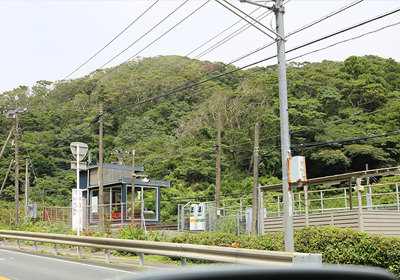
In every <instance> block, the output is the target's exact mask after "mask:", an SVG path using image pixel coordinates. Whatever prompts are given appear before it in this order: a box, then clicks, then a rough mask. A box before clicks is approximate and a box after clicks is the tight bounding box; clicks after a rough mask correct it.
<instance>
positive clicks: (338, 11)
mask: <svg viewBox="0 0 400 280" xmlns="http://www.w3.org/2000/svg"><path fill="white" fill-rule="evenodd" d="M362 1H363V0H357V1H354V2H352V3H350V4H349V5H346V6H344V7H342V8H340V9H339V10H336V11H334V12H332V13H330V14H328V15H326V16H323V17H322V18H320V19H317V20H315V21H313V22H311V23H309V24H306V25H304V26H303V27H301V28H298V29H296V30H294V31H292V32H290V33H288V34H286V36H285V38H288V37H290V36H292V35H294V34H296V33H299V32H300V31H303V30H305V29H307V28H310V27H312V26H314V25H316V24H317V23H320V22H322V21H324V20H326V19H328V18H330V17H332V16H334V15H336V14H338V13H341V12H343V11H345V10H347V9H348V8H351V7H353V6H355V5H357V4H359V3H361V2H362ZM288 2H289V1H288ZM286 3H287V2H286ZM286 3H285V4H286ZM285 4H284V5H285ZM274 43H275V41H271V42H270V43H268V44H266V45H263V46H261V47H259V48H257V49H255V50H253V51H251V52H249V53H247V54H245V55H243V56H241V57H239V58H236V59H234V60H232V61H231V62H229V64H233V63H235V62H238V61H239V60H242V59H243V58H246V57H248V56H250V55H252V54H255V53H257V52H259V51H261V50H263V49H265V48H267V47H269V46H271V45H273V44H274Z"/></svg>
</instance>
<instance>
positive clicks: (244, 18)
mask: <svg viewBox="0 0 400 280" xmlns="http://www.w3.org/2000/svg"><path fill="white" fill-rule="evenodd" d="M215 1H216V2H217V3H218V4H220V5H221V6H223V7H225V8H226V9H228V10H229V11H231V12H232V13H234V14H235V15H237V16H238V17H240V18H241V19H243V20H244V21H246V22H247V23H248V24H250V25H252V26H253V27H255V28H256V29H258V30H259V31H261V32H262V33H264V34H265V35H267V36H268V37H270V38H271V39H272V40H275V38H274V37H272V35H270V34H268V33H267V32H265V31H264V30H262V29H261V28H259V27H257V26H256V25H254V24H253V23H251V22H250V21H249V20H248V19H246V17H242V16H241V15H239V14H238V13H236V12H235V11H233V10H232V9H230V8H229V7H227V6H225V5H224V4H222V3H221V2H220V1H218V0H215ZM235 8H236V7H235ZM249 17H250V16H249ZM250 18H251V17H250ZM251 19H252V20H253V21H254V22H256V23H258V21H256V20H255V19H253V18H251ZM263 27H264V28H266V29H267V30H269V31H270V29H269V28H268V27H266V26H264V25H263Z"/></svg>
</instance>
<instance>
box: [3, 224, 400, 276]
mask: <svg viewBox="0 0 400 280" xmlns="http://www.w3.org/2000/svg"><path fill="white" fill-rule="evenodd" d="M0 229H4V230H21V231H31V232H43V233H59V234H72V235H76V232H74V231H71V230H68V229H64V230H63V229H62V228H61V227H60V226H59V225H58V224H53V225H50V226H48V225H47V223H26V224H20V225H19V226H18V227H17V226H12V227H9V226H7V225H5V224H4V223H2V222H0ZM81 235H82V236H88V237H102V238H119V239H128V240H146V241H158V242H172V243H185V244H197V245H208V246H221V247H235V248H244V249H256V250H270V251H285V238H284V233H283V232H282V231H279V232H275V233H267V234H263V235H260V236H252V235H235V234H231V233H227V232H213V233H205V232H201V233H199V234H189V233H184V234H182V235H176V236H174V237H168V235H167V232H166V231H164V230H162V229H153V228H152V229H148V230H147V231H144V230H143V229H140V228H139V227H136V226H135V225H133V226H132V225H129V226H127V227H125V228H122V227H120V228H119V229H118V230H117V232H116V233H114V234H110V235H109V234H106V235H104V234H102V233H100V232H98V231H93V230H87V229H84V231H83V232H82V234H81ZM24 243H25V244H30V245H32V244H33V242H30V241H25V242H24ZM49 246H50V244H49ZM294 247H295V251H296V252H302V253H315V254H322V260H323V263H325V264H347V265H362V266H376V267H382V268H385V269H387V270H388V271H391V272H393V273H395V274H396V275H398V276H399V277H400V254H399V252H400V238H398V237H389V236H384V235H377V234H370V233H365V232H360V231H358V230H354V229H349V228H348V229H341V228H336V227H304V228H301V229H295V230H294ZM59 248H72V247H71V246H66V245H59ZM74 249H76V248H74ZM84 250H86V251H88V252H98V251H101V250H100V249H95V248H84ZM112 254H114V255H118V256H124V257H134V256H135V254H133V253H128V252H121V251H112ZM152 261H160V262H163V263H171V264H176V263H177V261H179V260H175V259H169V258H167V257H163V258H160V259H157V258H156V260H155V259H154V258H152ZM192 263H202V262H199V261H192Z"/></svg>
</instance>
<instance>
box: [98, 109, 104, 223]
mask: <svg viewBox="0 0 400 280" xmlns="http://www.w3.org/2000/svg"><path fill="white" fill-rule="evenodd" d="M103 204H104V198H103V103H100V110H99V228H101V229H102V228H104V227H103V220H104V216H103Z"/></svg>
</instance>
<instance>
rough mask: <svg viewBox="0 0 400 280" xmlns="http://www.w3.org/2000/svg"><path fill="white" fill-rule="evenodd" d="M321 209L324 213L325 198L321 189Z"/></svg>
mask: <svg viewBox="0 0 400 280" xmlns="http://www.w3.org/2000/svg"><path fill="white" fill-rule="evenodd" d="M321 210H322V213H324V198H323V194H322V191H321Z"/></svg>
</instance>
